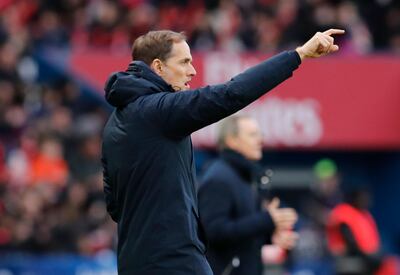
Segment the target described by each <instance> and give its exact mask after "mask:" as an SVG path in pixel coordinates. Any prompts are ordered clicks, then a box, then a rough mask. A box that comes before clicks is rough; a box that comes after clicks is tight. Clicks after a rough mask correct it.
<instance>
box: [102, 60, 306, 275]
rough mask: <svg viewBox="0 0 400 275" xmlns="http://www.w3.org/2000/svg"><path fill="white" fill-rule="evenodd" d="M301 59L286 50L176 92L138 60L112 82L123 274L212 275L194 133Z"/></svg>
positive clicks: (114, 205) (109, 139)
mask: <svg viewBox="0 0 400 275" xmlns="http://www.w3.org/2000/svg"><path fill="white" fill-rule="evenodd" d="M299 63H300V58H299V56H298V54H297V53H296V52H284V53H282V54H280V55H277V56H275V57H273V58H271V59H269V60H268V61H265V62H263V63H261V64H259V65H257V66H255V67H253V68H251V69H249V70H247V71H245V72H244V73H242V74H240V75H238V76H236V77H235V78H233V79H231V80H230V81H228V82H226V83H224V84H221V85H215V86H207V87H204V88H201V89H196V90H190V91H185V92H174V91H173V89H172V88H171V86H169V85H168V84H167V83H166V82H165V81H164V80H163V79H162V78H160V77H159V76H158V75H157V74H155V73H154V72H153V71H152V70H151V69H150V67H148V66H147V65H146V64H144V63H143V62H140V61H134V62H132V63H131V64H130V65H129V68H128V70H127V71H125V72H119V73H116V74H113V75H112V76H111V77H110V79H109V80H108V81H107V83H106V87H105V91H106V99H107V101H108V102H109V103H110V104H111V105H113V106H115V107H116V108H115V110H114V111H113V113H112V114H111V116H110V118H109V120H108V122H107V124H106V126H105V129H104V133H103V156H102V161H103V166H104V191H105V197H106V202H107V209H108V211H109V213H110V215H111V217H112V218H113V219H114V220H115V221H116V222H117V223H118V237H119V243H118V271H119V274H211V270H210V268H209V266H208V263H207V261H206V259H205V256H204V253H205V245H204V240H203V236H202V230H201V225H200V220H199V215H198V208H197V196H196V186H195V169H194V168H195V166H194V159H193V148H192V142H191V139H190V134H191V133H192V132H194V131H196V130H198V129H200V128H202V127H204V126H207V125H209V124H211V123H214V122H216V121H218V120H220V119H222V118H224V117H226V116H228V115H230V114H232V113H234V112H236V111H238V110H240V109H241V108H243V107H245V106H246V105H248V104H250V103H251V102H253V101H254V100H256V99H257V98H259V97H260V96H262V95H263V94H265V93H266V92H267V91H269V90H270V89H272V88H273V87H275V86H276V85H278V84H279V83H281V82H282V81H284V80H285V79H287V78H288V77H290V76H291V75H292V72H293V70H295V69H296V68H297V67H298V65H299Z"/></svg>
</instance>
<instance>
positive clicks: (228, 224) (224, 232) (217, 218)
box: [199, 181, 275, 243]
mask: <svg viewBox="0 0 400 275" xmlns="http://www.w3.org/2000/svg"><path fill="white" fill-rule="evenodd" d="M233 203H234V202H233V200H232V198H230V192H229V187H228V186H226V184H224V183H223V182H221V181H208V182H206V183H204V184H203V185H202V186H201V187H200V189H199V209H200V216H201V220H202V223H203V225H204V228H205V231H206V235H207V239H208V240H209V241H210V242H214V243H226V242H234V241H240V240H245V239H248V238H251V237H256V236H264V235H265V234H267V233H268V232H273V230H274V229H275V227H274V224H273V222H272V219H271V217H270V215H269V214H268V213H267V212H264V211H260V212H256V213H253V214H251V215H248V216H244V217H241V218H237V219H234V218H232V216H231V213H232V209H233Z"/></svg>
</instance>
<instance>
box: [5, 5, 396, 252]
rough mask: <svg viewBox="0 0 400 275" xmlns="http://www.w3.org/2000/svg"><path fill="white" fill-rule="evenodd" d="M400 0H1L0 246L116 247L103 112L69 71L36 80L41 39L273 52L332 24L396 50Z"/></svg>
mask: <svg viewBox="0 0 400 275" xmlns="http://www.w3.org/2000/svg"><path fill="white" fill-rule="evenodd" d="M367 2H368V3H367ZM395 2H397V1H390V0H380V1H362V0H359V1H339V0H336V1H327V0H325V1H324V0H236V1H233V0H220V1H211V0H204V1H197V0H179V1H161V0H158V1H157V0H153V1H145V0H119V1H109V0H59V1H53V0H42V1H39V0H0V250H7V251H10V250H27V251H34V252H47V251H69V252H78V253H82V254H93V253H96V252H97V251H100V250H102V249H110V248H115V247H114V246H115V239H114V238H115V235H116V234H115V230H116V226H115V224H114V223H113V222H112V221H111V220H110V218H109V217H108V215H107V214H106V211H105V204H104V201H103V192H102V169H101V139H100V137H101V136H100V135H101V130H102V127H103V125H104V122H105V120H106V118H107V116H108V113H107V111H106V110H104V109H102V108H101V107H100V106H92V105H87V104H83V103H82V100H81V94H80V90H79V87H78V86H77V85H76V83H74V81H73V80H71V79H68V78H65V79H56V80H55V81H51V82H48V83H38V82H36V81H35V77H34V76H35V73H36V74H37V72H35V69H34V66H32V60H31V59H30V55H31V54H32V53H34V51H35V50H36V49H41V48H43V47H44V48H47V47H56V48H67V49H70V48H77V49H79V48H87V47H98V48H105V49H109V50H111V51H119V50H129V49H130V47H131V43H132V41H133V40H134V39H135V38H136V37H138V36H139V35H140V34H143V33H145V32H147V31H149V30H151V29H173V30H176V31H181V30H184V31H185V33H186V34H187V36H188V40H189V43H190V45H191V46H192V48H193V49H194V50H197V51H208V50H224V51H255V50H257V51H264V52H265V51H267V52H276V51H278V50H281V49H285V48H293V47H295V46H297V45H299V44H300V43H302V42H304V41H305V40H306V39H307V38H309V37H310V36H311V35H312V34H313V33H315V32H316V31H318V30H323V29H326V28H328V27H331V26H336V27H343V28H345V29H346V30H347V35H346V36H345V38H344V39H343V40H342V42H341V45H342V47H344V49H345V50H344V52H345V53H348V54H366V53H370V52H373V51H384V52H393V53H397V54H400V5H398V4H396V3H395Z"/></svg>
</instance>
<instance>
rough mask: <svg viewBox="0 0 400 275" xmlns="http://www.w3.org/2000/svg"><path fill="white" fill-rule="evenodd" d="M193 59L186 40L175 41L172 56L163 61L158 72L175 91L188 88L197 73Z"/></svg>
mask: <svg viewBox="0 0 400 275" xmlns="http://www.w3.org/2000/svg"><path fill="white" fill-rule="evenodd" d="M192 61H193V59H192V55H191V54H190V48H189V45H188V44H187V43H186V42H185V41H181V42H178V43H174V44H173V45H172V50H171V55H170V57H169V58H168V59H167V60H166V61H165V62H162V64H161V70H160V71H159V72H158V74H159V75H160V76H161V77H162V78H163V79H164V80H165V82H167V83H168V84H170V85H171V86H172V87H173V88H174V90H175V91H184V90H188V89H189V88H190V86H189V82H190V81H191V80H192V77H193V76H195V75H196V70H195V69H194V67H193V65H192Z"/></svg>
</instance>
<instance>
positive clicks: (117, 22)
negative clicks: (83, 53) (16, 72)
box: [0, 0, 400, 54]
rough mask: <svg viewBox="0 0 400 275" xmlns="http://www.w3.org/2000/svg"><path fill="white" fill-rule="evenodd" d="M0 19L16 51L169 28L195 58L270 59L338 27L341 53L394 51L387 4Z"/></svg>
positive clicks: (29, 12) (61, 11)
mask: <svg viewBox="0 0 400 275" xmlns="http://www.w3.org/2000/svg"><path fill="white" fill-rule="evenodd" d="M0 14H1V21H2V22H1V25H0V33H1V36H2V37H3V36H4V35H5V34H8V35H10V36H11V37H13V38H14V39H13V40H14V41H13V45H16V46H19V47H21V46H22V44H23V43H25V44H29V45H26V46H28V47H31V46H32V44H33V45H36V46H55V47H68V46H72V47H87V46H90V47H101V48H108V49H111V50H115V51H120V50H121V49H129V48H130V47H131V43H132V41H133V40H134V39H135V38H136V37H138V36H139V35H140V34H143V33H145V32H147V31H149V30H152V29H172V30H175V31H185V33H186V34H187V36H188V38H189V42H190V44H191V46H192V48H193V49H194V50H198V51H207V50H224V51H226V50H230V51H254V50H258V51H264V52H265V51H267V52H276V51H279V50H282V49H287V48H293V47H294V46H297V45H299V44H300V43H303V42H305V40H306V39H307V38H309V37H310V36H311V35H313V34H314V33H315V32H316V31H320V30H324V29H326V28H329V27H340V28H344V29H346V31H347V34H346V36H345V37H344V38H343V39H342V40H343V41H342V43H341V44H342V46H344V47H345V49H346V51H343V50H342V52H345V53H350V54H366V53H370V52H373V51H392V52H395V53H399V52H400V19H399V18H400V4H399V3H398V1H394V0H374V1H372V0H371V1H363V0H203V1H198V0H175V1H172V0H163V1H162V0H147V1H146V0H119V1H110V0H62V1H51V0H41V1H39V0H2V1H0ZM32 42H33V43H32Z"/></svg>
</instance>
